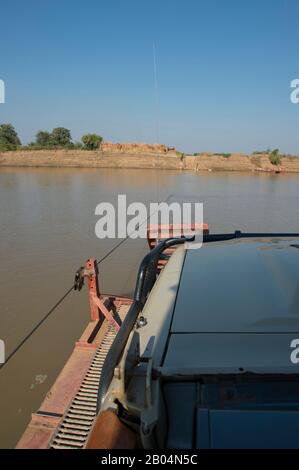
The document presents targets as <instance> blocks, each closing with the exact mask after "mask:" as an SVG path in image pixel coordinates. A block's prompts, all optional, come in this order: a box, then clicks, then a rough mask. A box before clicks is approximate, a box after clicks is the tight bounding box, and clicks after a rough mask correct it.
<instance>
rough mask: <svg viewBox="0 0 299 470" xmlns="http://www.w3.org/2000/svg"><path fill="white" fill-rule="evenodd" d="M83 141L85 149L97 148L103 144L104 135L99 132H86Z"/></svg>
mask: <svg viewBox="0 0 299 470" xmlns="http://www.w3.org/2000/svg"><path fill="white" fill-rule="evenodd" d="M81 140H82V142H83V145H84V147H83V149H85V150H96V149H98V148H99V147H100V146H101V143H102V142H103V137H101V136H100V135H97V134H85V135H83V136H82V138H81Z"/></svg>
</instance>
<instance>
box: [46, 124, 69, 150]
mask: <svg viewBox="0 0 299 470" xmlns="http://www.w3.org/2000/svg"><path fill="white" fill-rule="evenodd" d="M51 141H52V143H53V145H56V146H57V147H67V146H68V145H70V144H71V143H72V137H71V133H70V131H69V130H68V129H65V128H64V127H56V128H55V129H53V131H52V133H51Z"/></svg>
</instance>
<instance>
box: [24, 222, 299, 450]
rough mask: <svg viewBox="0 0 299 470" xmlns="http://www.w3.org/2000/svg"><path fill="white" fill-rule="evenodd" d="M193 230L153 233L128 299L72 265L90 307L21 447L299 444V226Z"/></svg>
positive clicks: (90, 268)
mask: <svg viewBox="0 0 299 470" xmlns="http://www.w3.org/2000/svg"><path fill="white" fill-rule="evenodd" d="M186 240H188V241H189V243H188V245H187V248H186V243H185V242H186ZM190 240H191V239H186V238H184V237H174V238H169V239H163V237H160V239H159V240H157V242H156V243H154V244H152V246H151V248H152V249H151V250H150V252H149V253H148V254H147V255H146V256H145V258H144V259H143V261H142V263H141V265H140V268H139V272H138V276H137V283H136V288H135V293H134V297H133V299H120V298H109V299H108V298H104V297H103V296H99V297H96V295H98V293H96V294H95V291H94V290H93V289H96V288H95V285H96V274H95V271H94V270H93V264H92V262H89V263H90V264H89V265H87V267H85V271H83V272H81V274H80V276H77V280H78V282H79V283H80V282H81V283H82V279H83V277H84V276H85V277H86V276H87V278H88V282H89V293H90V299H91V305H92V306H93V307H94V306H96V308H97V309H98V311H97V312H95V311H94V315H95V318H94V320H92V322H91V323H93V324H92V325H90V326H89V329H88V331H87V332H86V333H85V336H84V338H83V339H81V342H79V343H78V344H77V346H76V348H75V351H74V353H73V355H72V357H71V358H70V360H69V362H68V364H67V365H66V367H65V369H64V370H63V371H62V373H61V375H60V377H59V378H58V380H57V382H56V383H55V385H54V387H53V389H52V391H51V393H50V395H49V396H48V397H47V398H46V399H45V401H44V403H43V405H42V406H41V409H40V410H39V412H37V413H36V414H35V415H33V417H32V421H31V423H30V425H29V426H28V428H27V430H26V432H25V434H24V435H23V437H22V438H21V440H20V442H19V444H18V447H21V448H24V447H27V448H28V447H30V446H31V447H32V446H35V447H54V448H82V447H87V448H136V447H137V448H138V447H140V448H146V449H192V448H195V449H205V448H298V447H299V440H298V437H297V429H298V425H299V363H298V364H297V362H298V361H297V350H296V346H297V347H298V345H299V340H298V341H297V342H296V339H297V338H299V284H298V279H299V262H298V261H299V234H287V233H286V234H246V233H241V232H235V233H233V234H224V235H221V234H220V235H210V234H208V230H207V228H206V230H205V232H204V237H203V246H202V247H201V248H200V249H192V242H191V241H190ZM174 247H175V248H176V249H175V250H174ZM88 269H89V271H88ZM95 298H97V299H98V300H97V302H95V301H94V299H95ZM103 306H104V307H103ZM119 306H121V307H119ZM124 306H125V308H124ZM122 309H123V310H126V311H125V312H124V311H123V312H122ZM122 313H124V314H123V316H122ZM97 315H100V316H102V317H103V318H104V320H101V322H100V319H99V316H98V317H97V318H96V316H97ZM113 322H115V323H116V324H114V323H113ZM116 330H117V334H116ZM105 335H106V336H105ZM109 335H110V336H109ZM110 337H113V339H112V340H111V341H110V339H109V338H110ZM92 348H93V349H92ZM82 351H83V353H82ZM84 353H85V354H86V355H87V356H88V358H87V356H85V359H82V357H83V356H82V354H83V355H84ZM80 355H81V356H80ZM80 357H81V359H80ZM298 357H299V353H298ZM78 364H79V365H80V366H81V369H80V373H79V372H78ZM79 368H80V367H79Z"/></svg>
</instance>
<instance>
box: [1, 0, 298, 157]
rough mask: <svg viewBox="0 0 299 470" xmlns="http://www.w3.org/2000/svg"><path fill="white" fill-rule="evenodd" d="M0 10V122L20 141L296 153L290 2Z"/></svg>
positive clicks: (46, 4) (73, 1)
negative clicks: (86, 138) (92, 135)
mask: <svg viewBox="0 0 299 470" xmlns="http://www.w3.org/2000/svg"><path fill="white" fill-rule="evenodd" d="M0 13H1V19H0V79H3V80H4V81H5V84H6V103H5V104H1V105H0V122H11V123H12V124H14V125H15V127H16V129H17V130H18V132H19V135H20V136H21V139H22V141H23V142H28V141H30V140H32V139H33V138H34V135H35V133H36V131H37V130H39V129H48V130H51V129H52V128H53V127H56V126H64V127H67V128H68V129H70V130H71V133H72V136H73V138H74V140H79V139H80V137H81V135H82V134H84V133H86V132H96V133H99V134H101V135H103V137H104V138H105V139H106V140H112V141H144V142H155V141H157V140H158V141H159V142H161V143H166V144H168V145H173V146H176V147H177V148H178V149H179V150H182V151H185V152H196V151H205V150H207V151H215V152H224V151H226V152H229V151H241V152H242V151H243V152H251V151H254V150H260V149H264V148H268V147H273V148H274V147H278V148H279V149H280V150H281V151H282V152H292V153H298V154H299V137H298V136H299V104H298V105H294V104H292V103H291V101H290V91H291V90H290V82H291V80H293V79H295V78H299V28H298V20H299V1H298V0H250V1H249V0H248V1H246V0H184V1H183V0H180V1H179V0H159V1H156V0H148V1H145V0H138V1H137V0H126V1H123V0H109V1H107V0H105V1H101V0H97V1H96V0H84V1H83V0H60V1H58V0H42V1H41V0H26V1H23V0H10V1H9V2H1V11H0ZM153 44H155V49H156V65H157V84H158V86H157V90H158V93H156V91H155V90H156V88H155V80H154V59H153ZM157 95H158V99H157Z"/></svg>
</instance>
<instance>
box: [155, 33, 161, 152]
mask: <svg viewBox="0 0 299 470" xmlns="http://www.w3.org/2000/svg"><path fill="white" fill-rule="evenodd" d="M153 65H154V87H155V108H156V109H155V113H156V116H155V125H156V141H157V144H158V143H159V140H160V139H159V92H158V78H157V53H156V44H155V41H153Z"/></svg>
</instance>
